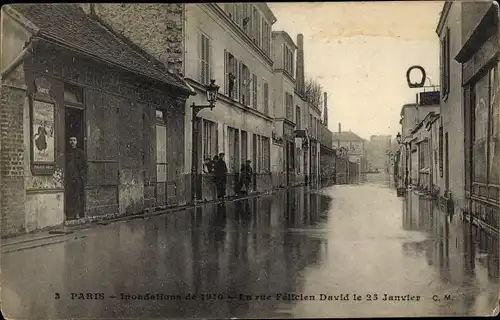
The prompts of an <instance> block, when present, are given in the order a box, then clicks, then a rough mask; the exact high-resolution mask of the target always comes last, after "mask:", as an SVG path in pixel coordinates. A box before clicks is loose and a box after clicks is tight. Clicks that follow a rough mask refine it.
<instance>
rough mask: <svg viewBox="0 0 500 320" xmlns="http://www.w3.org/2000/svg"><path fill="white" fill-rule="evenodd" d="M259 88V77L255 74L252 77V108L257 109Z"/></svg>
mask: <svg viewBox="0 0 500 320" xmlns="http://www.w3.org/2000/svg"><path fill="white" fill-rule="evenodd" d="M257 86H258V82H257V76H256V75H255V73H254V74H253V75H252V106H253V107H254V108H255V109H257V97H258V95H257Z"/></svg>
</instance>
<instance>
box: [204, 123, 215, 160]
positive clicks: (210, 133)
mask: <svg viewBox="0 0 500 320" xmlns="http://www.w3.org/2000/svg"><path fill="white" fill-rule="evenodd" d="M216 154H217V123H215V122H212V121H208V120H203V159H206V158H210V159H212V158H213V156H215V155H216Z"/></svg>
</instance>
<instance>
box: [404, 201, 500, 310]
mask: <svg viewBox="0 0 500 320" xmlns="http://www.w3.org/2000/svg"><path fill="white" fill-rule="evenodd" d="M402 214H403V215H402V221H403V228H404V229H405V230H408V231H417V232H421V233H423V234H424V235H425V240H422V241H418V242H410V243H405V244H403V250H404V251H405V252H406V253H407V254H410V255H424V256H425V258H426V260H427V263H428V265H429V266H432V267H433V268H434V269H435V270H436V272H438V274H439V276H440V281H441V282H442V283H443V284H445V285H447V286H449V287H450V288H451V287H454V288H455V289H456V288H458V289H456V290H457V296H458V297H459V299H457V301H459V302H457V301H455V303H452V302H448V304H443V308H445V307H447V308H450V305H451V304H452V305H453V308H454V309H455V310H456V311H455V314H471V312H474V311H477V310H485V309H490V310H493V309H492V308H493V307H492V306H495V305H496V303H497V299H498V292H499V288H500V286H499V267H500V265H499V246H498V237H495V236H494V235H489V234H487V233H486V232H485V231H484V230H481V229H479V228H477V227H475V226H473V225H471V224H469V223H468V222H466V221H464V220H462V219H461V217H459V216H451V215H449V214H448V213H446V212H443V211H441V210H440V208H439V207H438V205H437V204H436V203H435V202H433V201H431V200H426V199H423V198H421V197H420V196H418V195H417V194H414V193H412V192H409V193H408V194H407V196H406V199H405V201H404V202H403V210H402Z"/></svg>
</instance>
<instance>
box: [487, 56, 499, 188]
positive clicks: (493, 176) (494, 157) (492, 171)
mask: <svg viewBox="0 0 500 320" xmlns="http://www.w3.org/2000/svg"><path fill="white" fill-rule="evenodd" d="M497 75H498V68H497V67H496V66H495V67H494V68H493V69H492V70H490V103H489V105H490V112H489V114H490V137H489V157H488V158H489V165H488V170H489V172H488V177H489V179H488V180H489V181H488V182H489V183H491V184H495V185H500V167H499V165H498V163H499V162H500V104H499V103H498V99H499V98H498V96H499V94H500V92H499V83H498V79H497Z"/></svg>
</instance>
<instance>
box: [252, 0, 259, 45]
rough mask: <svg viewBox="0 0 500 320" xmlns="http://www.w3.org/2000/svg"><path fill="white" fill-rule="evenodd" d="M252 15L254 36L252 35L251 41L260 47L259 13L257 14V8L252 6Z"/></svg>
mask: <svg viewBox="0 0 500 320" xmlns="http://www.w3.org/2000/svg"><path fill="white" fill-rule="evenodd" d="M253 15H254V17H255V18H254V19H255V26H254V28H255V33H254V36H253V39H252V40H253V42H254V43H255V44H256V45H258V46H259V47H261V42H260V14H259V11H258V10H257V8H255V7H254V8H253Z"/></svg>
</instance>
